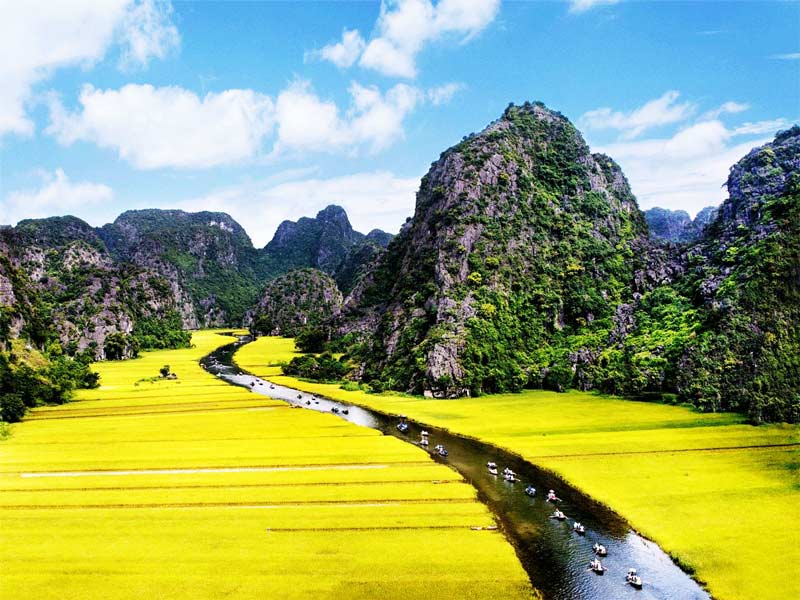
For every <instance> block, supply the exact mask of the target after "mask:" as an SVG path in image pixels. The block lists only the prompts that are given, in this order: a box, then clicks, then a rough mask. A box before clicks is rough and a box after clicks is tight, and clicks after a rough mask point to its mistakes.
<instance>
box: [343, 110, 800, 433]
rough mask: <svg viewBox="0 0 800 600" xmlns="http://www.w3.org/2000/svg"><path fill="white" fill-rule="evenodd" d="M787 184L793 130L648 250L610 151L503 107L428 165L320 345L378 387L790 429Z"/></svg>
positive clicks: (795, 380)
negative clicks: (676, 405)
mask: <svg viewBox="0 0 800 600" xmlns="http://www.w3.org/2000/svg"><path fill="white" fill-rule="evenodd" d="M798 177H800V128H797V127H795V128H793V129H792V130H789V131H787V132H784V133H782V134H779V135H778V136H777V137H776V140H775V142H774V143H772V144H768V145H767V146H765V147H763V148H757V149H755V150H753V151H752V152H751V153H750V154H748V156H747V157H745V158H744V159H742V161H740V163H739V164H737V165H736V166H735V167H734V168H733V169H732V172H731V177H730V179H729V181H728V190H729V193H730V199H729V200H727V201H726V202H725V203H724V204H723V205H722V207H720V209H719V213H718V214H717V215H716V217H715V220H714V221H713V222H712V223H711V224H710V225H708V226H707V227H706V228H705V229H704V230H703V233H702V235H701V236H700V237H699V239H698V240H697V241H696V242H694V243H693V244H684V245H678V246H671V247H669V248H664V247H661V246H659V245H657V244H654V243H653V242H652V241H651V240H650V239H649V237H648V230H647V225H646V223H645V219H644V215H643V214H642V213H641V211H640V210H639V209H638V207H637V205H636V201H635V199H634V197H633V195H632V194H631V192H630V189H629V187H628V184H627V181H626V180H625V178H624V176H623V175H622V173H621V171H620V170H619V167H617V165H616V164H615V163H614V162H613V161H612V160H611V159H610V158H608V157H606V156H603V155H598V154H590V153H589V150H588V147H587V146H586V144H585V143H584V142H583V140H582V138H581V136H580V134H579V133H578V132H577V131H576V130H575V129H574V127H573V126H572V125H571V124H570V123H569V121H567V120H566V119H565V118H564V117H563V116H561V115H560V114H558V113H554V112H552V111H550V110H548V109H546V108H545V107H544V106H543V105H541V104H525V105H523V106H521V107H516V106H510V107H509V108H508V109H507V110H506V112H505V114H504V115H503V117H502V118H501V119H500V120H498V121H496V122H495V123H492V124H491V125H490V126H489V127H488V128H487V129H486V130H484V131H483V132H482V133H481V134H479V135H472V136H469V137H467V138H465V140H464V141H463V142H462V143H460V144H458V145H457V146H455V147H454V148H451V149H450V150H448V151H446V152H445V153H444V154H442V156H441V158H440V159H439V160H438V161H437V162H436V163H434V164H433V166H432V167H431V170H430V172H429V173H428V175H426V176H425V177H424V178H423V180H422V184H421V187H420V192H419V195H418V198H417V207H416V212H415V215H414V218H413V219H412V220H411V221H410V222H409V223H407V225H406V226H405V227H404V228H403V230H402V231H401V233H400V235H399V236H398V237H397V238H395V239H394V240H393V241H392V242H391V243H390V245H389V248H388V250H387V252H386V253H385V254H384V255H383V256H382V257H381V258H380V259H379V261H378V264H377V266H376V268H375V269H374V270H373V271H372V272H370V273H368V275H367V276H366V277H365V278H364V279H363V280H362V282H361V284H360V285H359V286H357V288H356V290H355V291H354V293H353V295H352V297H351V298H350V300H349V302H348V304H347V305H346V306H345V309H344V316H343V318H342V319H340V320H339V321H338V322H337V323H336V329H337V331H338V334H339V336H340V339H339V341H338V343H337V344H336V345H334V346H333V347H334V348H337V349H340V350H344V351H346V352H347V353H348V356H349V358H351V359H352V360H354V361H355V362H356V363H357V364H358V368H357V369H356V371H355V374H356V376H358V377H359V378H360V379H361V380H362V381H364V382H367V383H370V384H371V385H373V386H374V387H378V388H379V389H386V388H388V389H397V390H403V391H410V392H414V393H420V392H422V391H423V390H425V391H430V392H431V393H433V394H434V395H437V396H458V395H464V394H473V395H477V394H482V393H487V392H503V391H518V390H521V389H522V388H525V387H532V388H540V387H544V388H549V389H554V390H565V389H567V388H571V387H574V388H580V389H598V390H601V391H606V392H611V393H616V394H624V395H628V396H636V397H641V396H653V397H655V398H659V399H662V398H664V399H674V400H675V401H683V402H690V403H692V404H694V405H695V406H697V407H698V408H701V409H703V410H707V411H718V410H733V411H740V412H744V413H747V414H748V415H749V417H750V418H751V419H752V420H753V421H755V422H760V421H762V420H769V421H775V420H778V421H780V420H785V421H797V420H798V419H800V394H799V393H798V390H800V333H799V329H798V323H800V289H799V288H800V285H799V284H798V282H799V281H800V275H799V274H800V232H799V231H798V224H799V223H800V215H799V214H798V210H800V195H798V189H799V188H800V185H799V184H798ZM710 214H711V211H705V213H704V214H703V215H702V216H700V217H699V218H700V219H705V218H707V217H708V216H709V215H710Z"/></svg>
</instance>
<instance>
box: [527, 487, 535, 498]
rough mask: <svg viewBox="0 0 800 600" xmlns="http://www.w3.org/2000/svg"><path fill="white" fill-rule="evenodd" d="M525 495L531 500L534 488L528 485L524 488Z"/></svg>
mask: <svg viewBox="0 0 800 600" xmlns="http://www.w3.org/2000/svg"><path fill="white" fill-rule="evenodd" d="M525 493H526V494H527V495H528V496H530V497H531V498H533V497H534V496H535V495H536V488H535V487H533V486H532V485H528V487H526V488H525Z"/></svg>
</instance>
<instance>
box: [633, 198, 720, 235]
mask: <svg viewBox="0 0 800 600" xmlns="http://www.w3.org/2000/svg"><path fill="white" fill-rule="evenodd" d="M718 210H719V209H718V208H717V207H716V206H706V207H705V208H704V209H703V210H701V211H700V212H699V213H697V216H695V218H694V219H692V218H691V217H689V213H687V212H686V211H685V210H669V209H666V208H658V207H656V208H650V209H647V210H646V211H644V216H645V219H647V226H648V227H649V229H650V236H651V237H652V238H653V239H655V240H664V241H667V242H675V243H681V242H696V241H697V240H698V239H700V237H701V235H702V234H703V230H704V229H705V228H706V227H707V226H708V225H709V224H710V223H711V222H712V221H713V220H714V219H715V218H716V216H717V211H718Z"/></svg>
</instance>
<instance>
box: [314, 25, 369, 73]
mask: <svg viewBox="0 0 800 600" xmlns="http://www.w3.org/2000/svg"><path fill="white" fill-rule="evenodd" d="M365 45H366V43H365V42H364V38H362V37H361V34H360V33H359V32H358V29H353V30H347V29H345V30H344V32H343V33H342V41H341V42H338V43H336V44H328V45H327V46H323V47H322V48H320V49H319V50H313V51H311V52H306V55H305V60H306V61H308V60H313V59H321V60H327V61H329V62H332V63H333V64H335V65H336V66H337V67H341V68H347V67H350V66H352V65H353V63H354V62H356V61H357V60H358V57H359V56H361V52H362V51H363V50H364V46H365Z"/></svg>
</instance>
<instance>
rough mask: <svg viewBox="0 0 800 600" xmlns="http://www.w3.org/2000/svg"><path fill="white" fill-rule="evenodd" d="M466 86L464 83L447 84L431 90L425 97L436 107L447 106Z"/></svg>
mask: <svg viewBox="0 0 800 600" xmlns="http://www.w3.org/2000/svg"><path fill="white" fill-rule="evenodd" d="M465 87H466V86H465V85H464V84H463V83H445V84H444V85H440V86H438V87H433V88H429V89H428V91H427V92H425V95H426V96H427V97H428V100H430V102H431V104H433V105H434V106H439V105H440V104H447V103H448V102H450V100H452V99H453V96H454V95H455V94H456V93H458V92H460V91H461V90H463V89H464V88H465Z"/></svg>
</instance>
